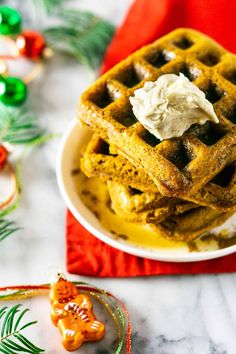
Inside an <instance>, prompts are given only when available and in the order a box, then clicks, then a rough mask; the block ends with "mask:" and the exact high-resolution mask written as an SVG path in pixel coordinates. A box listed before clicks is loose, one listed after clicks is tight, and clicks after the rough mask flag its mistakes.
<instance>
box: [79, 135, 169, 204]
mask: <svg viewBox="0 0 236 354" xmlns="http://www.w3.org/2000/svg"><path fill="white" fill-rule="evenodd" d="M80 167H81V170H82V171H83V172H84V173H85V175H86V176H87V177H100V178H102V179H103V180H104V181H109V180H113V181H115V182H118V183H123V184H124V185H126V186H130V187H132V188H135V189H139V190H141V191H147V192H155V193H158V190H157V187H156V185H155V183H153V181H152V179H151V178H150V177H149V176H148V175H147V174H146V173H145V171H141V170H138V169H136V168H135V167H134V166H133V165H132V164H131V163H130V162H129V161H128V160H127V159H126V158H124V157H123V156H121V155H119V154H117V151H115V149H114V147H111V146H110V145H109V144H108V143H106V142H105V141H104V140H102V139H101V138H100V137H98V136H96V135H93V136H92V138H91V140H90V142H89V143H88V145H87V147H86V150H85V152H84V153H83V157H82V158H81V160H80ZM143 172H144V173H143ZM163 198H165V197H163Z"/></svg>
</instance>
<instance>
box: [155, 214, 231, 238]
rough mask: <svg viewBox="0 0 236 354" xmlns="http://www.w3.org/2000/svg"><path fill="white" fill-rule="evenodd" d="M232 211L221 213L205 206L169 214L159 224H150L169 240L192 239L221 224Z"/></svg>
mask: <svg viewBox="0 0 236 354" xmlns="http://www.w3.org/2000/svg"><path fill="white" fill-rule="evenodd" d="M232 215H233V213H232V212H231V213H230V212H229V213H222V212H220V211H217V210H213V209H210V208H207V207H200V208H197V209H192V210H189V211H186V212H185V213H183V214H180V215H171V217H168V218H166V219H165V220H164V221H163V222H161V223H159V224H156V225H154V224H150V226H151V227H152V229H153V230H154V231H155V232H156V233H157V234H160V235H161V236H162V237H165V238H167V239H170V240H175V241H192V240H194V239H195V238H196V237H198V236H200V235H202V234H203V233H204V232H206V231H208V230H211V229H213V228H214V227H217V226H220V225H221V224H223V223H224V222H225V221H226V220H227V219H228V218H229V217H230V216H232Z"/></svg>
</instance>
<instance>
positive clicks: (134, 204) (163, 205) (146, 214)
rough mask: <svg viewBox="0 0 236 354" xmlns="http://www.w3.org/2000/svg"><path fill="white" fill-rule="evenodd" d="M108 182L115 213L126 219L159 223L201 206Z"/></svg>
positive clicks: (142, 222) (143, 222)
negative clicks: (173, 215) (171, 216)
mask: <svg viewBox="0 0 236 354" xmlns="http://www.w3.org/2000/svg"><path fill="white" fill-rule="evenodd" d="M107 184H108V190H109V193H110V197H111V202H112V207H113V209H114V211H115V213H116V214H118V215H119V216H121V217H122V218H124V219H125V220H126V221H130V222H137V223H141V224H146V223H159V222H161V221H163V220H164V219H166V218H167V217H168V216H170V215H171V214H175V215H178V214H181V213H184V212H185V211H187V210H190V209H193V208H197V207H199V206H198V205H196V204H193V203H189V202H184V201H181V200H178V199H177V198H168V197H162V196H161V194H160V193H158V194H156V193H150V192H141V191H139V190H137V189H133V188H130V187H126V186H124V185H122V184H119V183H116V182H112V181H109V182H108V183H107Z"/></svg>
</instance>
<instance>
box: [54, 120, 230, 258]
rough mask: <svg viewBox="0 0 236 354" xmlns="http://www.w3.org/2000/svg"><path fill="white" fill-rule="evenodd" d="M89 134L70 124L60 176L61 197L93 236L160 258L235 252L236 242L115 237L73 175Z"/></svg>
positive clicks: (205, 256)
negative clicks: (153, 243) (212, 244)
mask: <svg viewBox="0 0 236 354" xmlns="http://www.w3.org/2000/svg"><path fill="white" fill-rule="evenodd" d="M90 134H91V133H89V131H88V129H87V128H85V127H83V128H82V127H80V126H79V125H78V124H77V123H76V122H75V121H73V122H72V123H71V124H70V126H69V128H68V130H67V131H66V133H65V135H64V137H63V139H62V142H61V146H60V151H59V156H58V164H57V179H58V184H59V188H60V191H61V194H62V197H63V199H64V201H65V203H66V205H67V207H68V208H69V209H70V211H71V212H72V214H73V215H74V216H75V218H76V219H77V220H78V221H79V222H80V223H81V224H82V225H83V226H84V227H85V228H86V229H87V230H89V231H90V232H91V233H92V234H93V235H94V236H96V237H97V238H99V239H100V240H102V241H104V242H106V243H107V244H109V245H110V246H113V247H115V248H117V249H119V250H122V251H124V252H127V253H130V254H133V255H136V256H140V257H145V258H149V259H154V260H160V261H170V262H193V261H201V260H207V259H213V258H219V257H222V256H225V255H228V254H231V253H233V252H236V245H233V246H230V247H227V248H224V249H217V250H209V251H204V252H190V251H189V250H188V248H187V247H182V248H173V247H172V248H160V247H159V248H147V247H143V246H139V245H135V244H132V243H130V242H129V241H124V240H117V239H114V235H112V234H111V233H110V232H109V231H107V230H105V229H104V228H103V227H102V226H101V225H100V223H99V221H98V219H97V218H96V217H95V215H94V214H93V213H92V212H91V211H90V210H89V209H88V208H87V207H86V206H85V205H84V204H83V202H82V201H81V199H80V197H79V195H78V193H77V191H76V186H75V183H74V180H73V177H72V175H71V171H72V169H73V162H74V160H75V156H76V152H77V153H78V151H79V149H80V148H81V147H82V146H83V145H84V143H85V141H86V140H88V138H89V135H90ZM232 218H233V219H232ZM232 218H231V220H230V221H227V226H228V225H229V226H231V227H232V223H233V224H234V225H235V226H236V217H235V216H234V217H232ZM234 225H233V226H234ZM235 226H234V227H235Z"/></svg>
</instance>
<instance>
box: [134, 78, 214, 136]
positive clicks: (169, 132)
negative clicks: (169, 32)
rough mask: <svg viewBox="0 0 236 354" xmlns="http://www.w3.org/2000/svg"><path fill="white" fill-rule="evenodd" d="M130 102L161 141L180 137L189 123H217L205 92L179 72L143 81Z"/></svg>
mask: <svg viewBox="0 0 236 354" xmlns="http://www.w3.org/2000/svg"><path fill="white" fill-rule="evenodd" d="M130 102H131V104H132V107H133V112H134V115H135V116H136V118H137V119H138V120H139V121H140V123H141V124H142V125H143V126H144V127H145V128H146V129H147V130H148V131H149V132H150V133H152V134H153V135H155V136H156V137H157V138H158V139H160V140H163V139H169V138H174V137H179V136H182V135H183V133H184V132H185V131H186V130H188V128H189V127H190V126H191V125H192V124H196V123H197V124H201V125H202V124H204V123H205V122H206V121H208V120H211V121H213V122H215V123H219V120H218V118H217V116H216V114H215V111H214V108H213V105H212V104H211V102H209V101H208V100H207V99H206V96H205V94H204V92H203V91H201V90H200V89H199V88H198V87H197V86H196V85H194V84H193V83H192V82H191V81H189V79H188V78H187V77H186V76H184V75H183V74H182V73H180V75H179V76H178V75H175V74H165V75H162V76H160V77H159V78H158V79H157V80H156V81H147V82H145V84H144V86H143V87H142V88H140V89H137V90H136V91H134V96H133V97H130Z"/></svg>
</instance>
